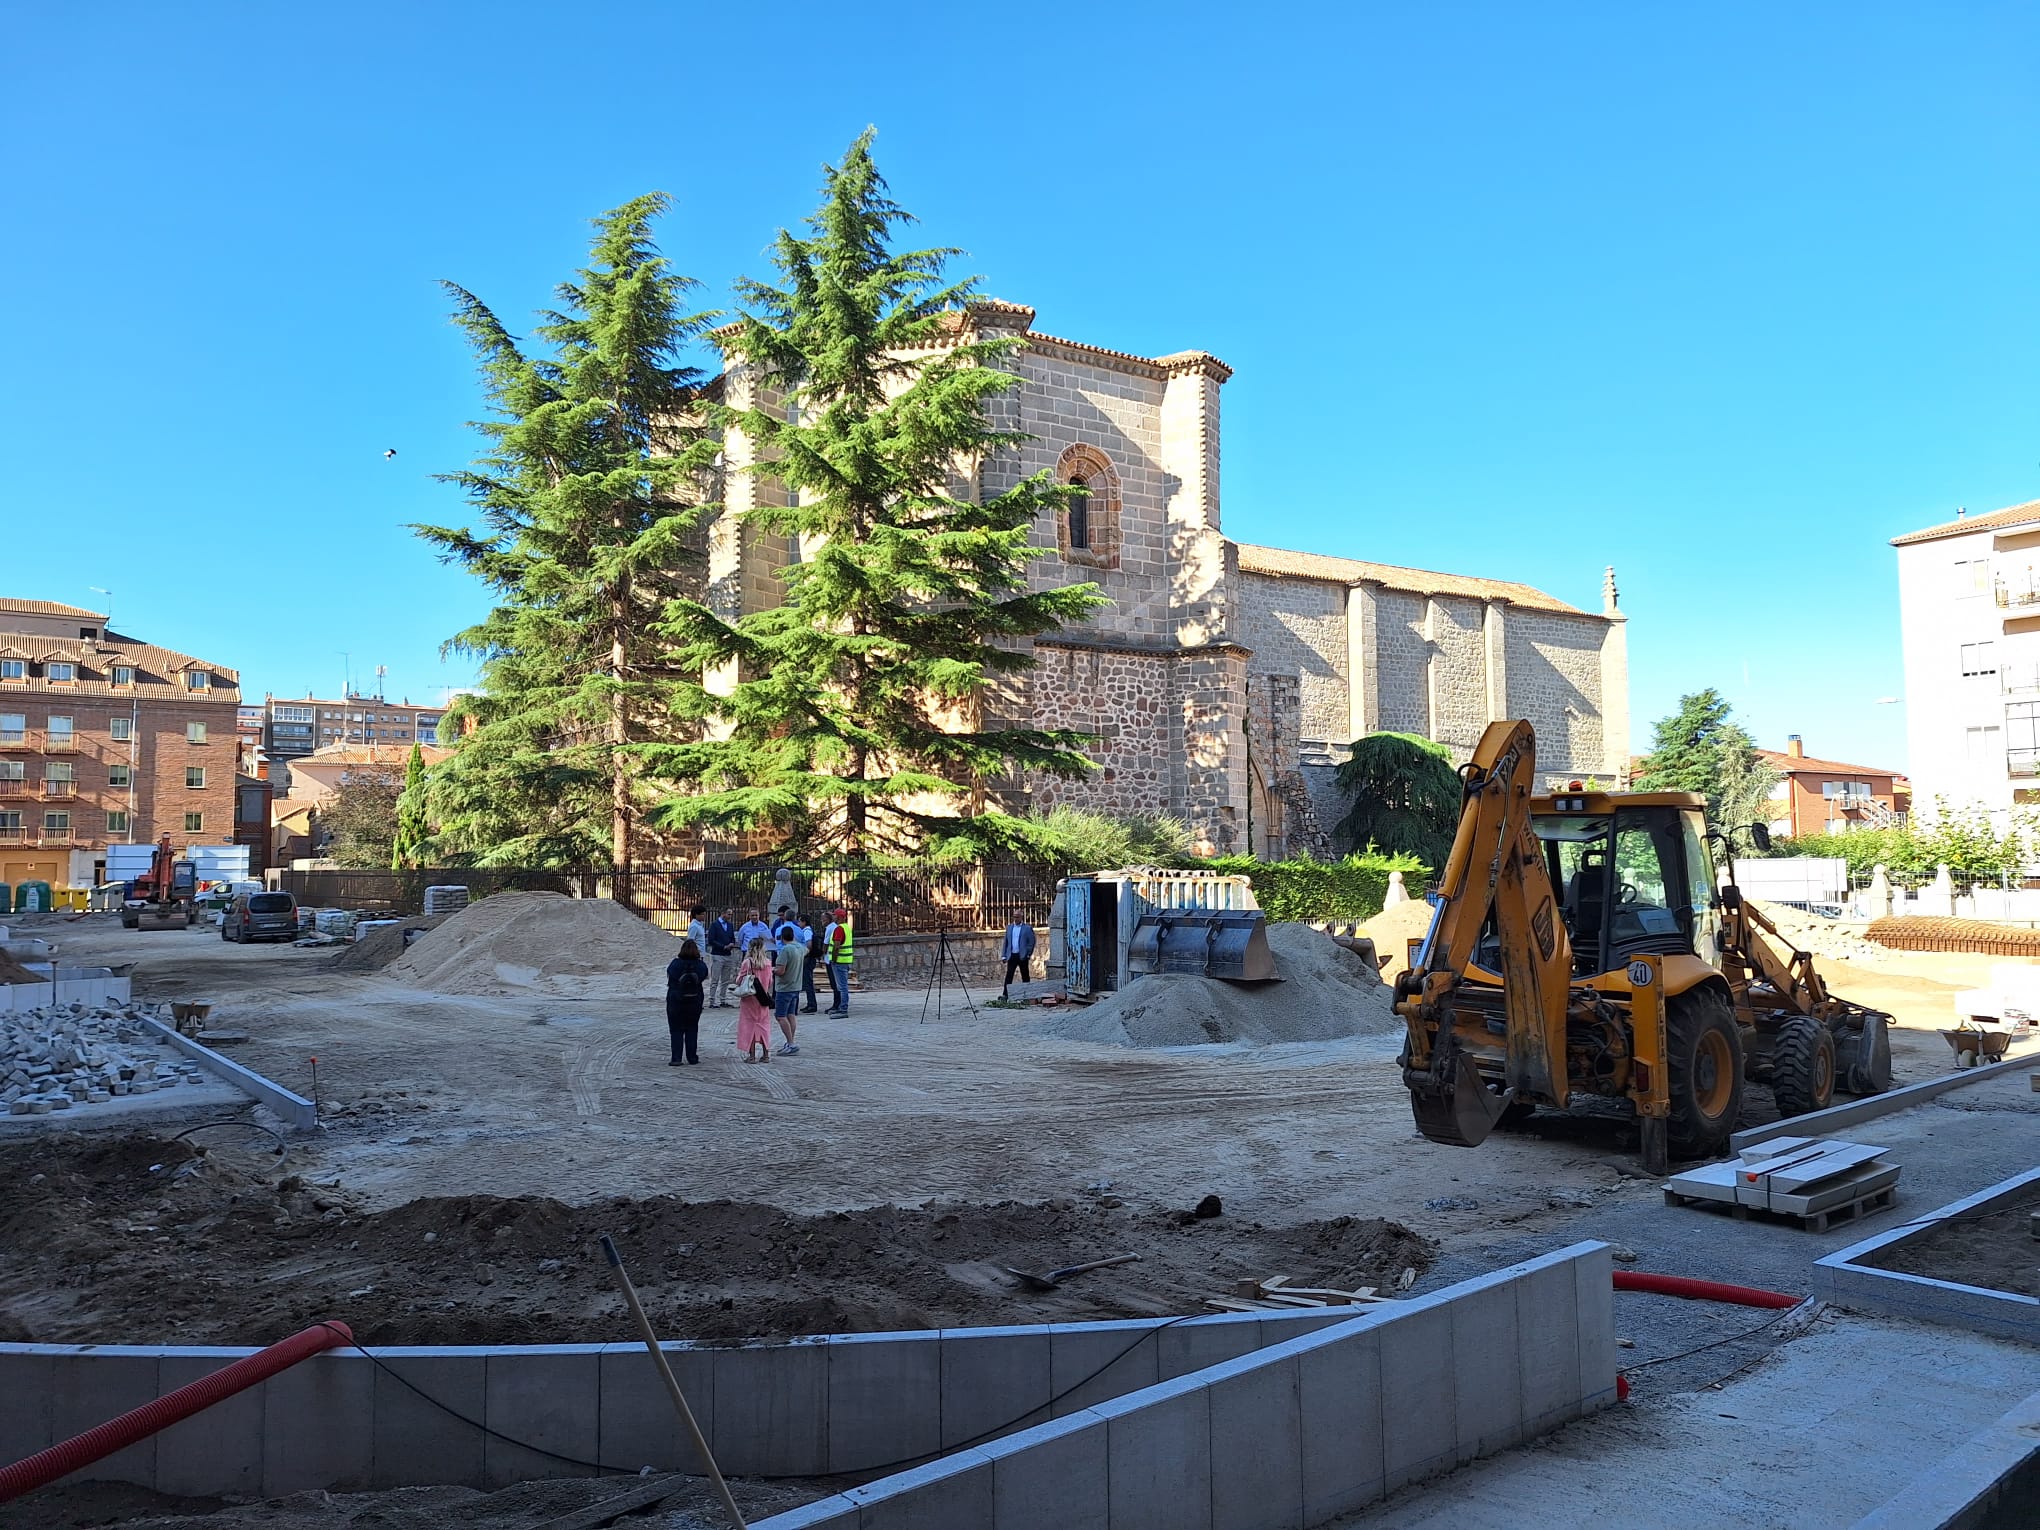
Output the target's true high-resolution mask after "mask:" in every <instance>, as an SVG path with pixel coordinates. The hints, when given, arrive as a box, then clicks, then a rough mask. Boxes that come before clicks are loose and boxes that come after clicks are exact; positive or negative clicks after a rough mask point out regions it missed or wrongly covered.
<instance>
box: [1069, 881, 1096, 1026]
mask: <svg viewBox="0 0 2040 1530" xmlns="http://www.w3.org/2000/svg"><path fill="white" fill-rule="evenodd" d="M1063 988H1064V990H1065V991H1066V992H1068V993H1069V994H1071V995H1073V996H1074V997H1076V998H1087V997H1089V995H1090V992H1091V881H1090V879H1089V878H1088V877H1071V878H1070V879H1069V880H1068V881H1067V882H1065V883H1064V884H1063Z"/></svg>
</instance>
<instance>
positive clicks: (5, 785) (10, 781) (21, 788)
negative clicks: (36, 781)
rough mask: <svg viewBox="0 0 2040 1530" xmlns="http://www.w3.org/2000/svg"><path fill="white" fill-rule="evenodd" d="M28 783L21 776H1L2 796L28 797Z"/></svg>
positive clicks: (0, 787) (0, 795) (0, 788)
mask: <svg viewBox="0 0 2040 1530" xmlns="http://www.w3.org/2000/svg"><path fill="white" fill-rule="evenodd" d="M27 795H28V783H27V782H26V781H24V780H22V779H21V778H20V777H19V776H7V777H4V778H0V797H26V796H27Z"/></svg>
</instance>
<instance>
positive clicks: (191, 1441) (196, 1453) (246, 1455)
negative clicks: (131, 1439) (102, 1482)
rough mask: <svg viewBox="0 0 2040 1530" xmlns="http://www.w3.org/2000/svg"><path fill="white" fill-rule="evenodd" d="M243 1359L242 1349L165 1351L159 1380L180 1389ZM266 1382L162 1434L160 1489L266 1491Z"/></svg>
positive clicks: (195, 1493) (158, 1457) (159, 1439)
mask: <svg viewBox="0 0 2040 1530" xmlns="http://www.w3.org/2000/svg"><path fill="white" fill-rule="evenodd" d="M240 1358H241V1352H240V1351H239V1350H237V1349H188V1350H185V1351H182V1352H181V1353H180V1352H178V1351H174V1350H173V1351H168V1352H166V1353H165V1354H164V1355H163V1358H162V1367H161V1369H160V1370H159V1371H158V1372H157V1377H156V1384H157V1386H159V1387H160V1388H162V1390H163V1391H164V1392H174V1391H175V1390H176V1389H177V1388H179V1387H184V1386H189V1385H191V1383H192V1382H194V1381H199V1380H202V1379H203V1378H205V1377H207V1376H210V1375H211V1374H212V1373H213V1372H214V1371H217V1370H219V1369H221V1368H222V1367H223V1366H228V1365H232V1364H233V1363H234V1362H235V1361H236V1360H238V1359H240ZM262 1412H263V1403H262V1387H261V1385H256V1386H252V1387H250V1388H248V1389H247V1390H246V1391H245V1392H237V1393H235V1394H234V1395H233V1396H232V1397H226V1398H222V1399H221V1400H220V1401H218V1402H216V1403H214V1404H213V1405H212V1406H211V1407H210V1408H207V1409H206V1410H205V1411H204V1412H203V1413H201V1414H199V1415H197V1416H196V1417H195V1418H188V1419H185V1420H184V1421H183V1422H182V1423H179V1424H172V1425H171V1426H170V1427H169V1428H168V1429H165V1430H164V1431H163V1432H162V1433H161V1434H159V1435H157V1436H156V1491H157V1492H159V1493H175V1494H178V1495H180V1496H184V1495H189V1496H191V1497H207V1496H211V1495H214V1494H225V1493H236V1494H243V1495H246V1496H248V1497H251V1498H254V1497H260V1496H261V1493H262Z"/></svg>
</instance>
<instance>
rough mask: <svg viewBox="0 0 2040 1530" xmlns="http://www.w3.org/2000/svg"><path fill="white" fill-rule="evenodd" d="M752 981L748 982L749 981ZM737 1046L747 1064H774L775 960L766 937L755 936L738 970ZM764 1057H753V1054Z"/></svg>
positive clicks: (745, 949) (746, 949)
mask: <svg viewBox="0 0 2040 1530" xmlns="http://www.w3.org/2000/svg"><path fill="white" fill-rule="evenodd" d="M747 979H748V981H747ZM737 993H738V995H739V998H738V1000H737V1045H738V1046H739V1047H740V1048H742V1049H743V1053H744V1061H745V1062H747V1063H752V1062H768V1063H769V1062H770V1061H772V958H771V957H769V956H767V955H766V954H765V938H764V937H763V936H762V935H761V936H757V937H754V938H753V939H752V941H751V943H750V945H748V946H746V947H745V948H744V960H743V964H742V965H741V966H739V967H738V968H737ZM754 1050H755V1051H756V1052H757V1053H759V1054H760V1055H758V1056H755V1057H754V1056H753V1055H752V1053H753V1051H754Z"/></svg>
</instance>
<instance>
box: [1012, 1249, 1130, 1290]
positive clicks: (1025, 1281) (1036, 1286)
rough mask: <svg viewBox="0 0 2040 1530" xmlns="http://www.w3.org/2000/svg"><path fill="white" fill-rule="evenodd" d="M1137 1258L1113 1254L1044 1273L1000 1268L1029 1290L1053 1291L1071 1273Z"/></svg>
mask: <svg viewBox="0 0 2040 1530" xmlns="http://www.w3.org/2000/svg"><path fill="white" fill-rule="evenodd" d="M1139 1258H1140V1255H1138V1254H1114V1255H1113V1256H1112V1257H1111V1258H1110V1259H1093V1260H1092V1261H1091V1262H1090V1263H1089V1264H1066V1265H1064V1266H1063V1267H1062V1268H1061V1269H1059V1270H1050V1271H1049V1272H1048V1273H1047V1274H1046V1275H1036V1274H1034V1273H1032V1272H1031V1271H1028V1270H1016V1269H1014V1268H1013V1267H1012V1266H1011V1265H1001V1266H1000V1268H1001V1269H1003V1270H1005V1272H1006V1273H1007V1274H1008V1275H1010V1276H1012V1277H1013V1278H1014V1279H1015V1280H1017V1281H1019V1282H1020V1284H1021V1285H1023V1286H1025V1287H1026V1288H1027V1289H1028V1290H1030V1291H1053V1290H1054V1289H1055V1288H1056V1287H1057V1286H1059V1285H1061V1284H1062V1283H1063V1282H1064V1281H1066V1280H1068V1279H1069V1278H1070V1277H1071V1276H1072V1275H1081V1274H1083V1273H1084V1271H1086V1270H1102V1269H1104V1268H1105V1267H1106V1266H1107V1265H1113V1264H1132V1263H1133V1262H1134V1261H1135V1260H1137V1259H1139Z"/></svg>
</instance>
